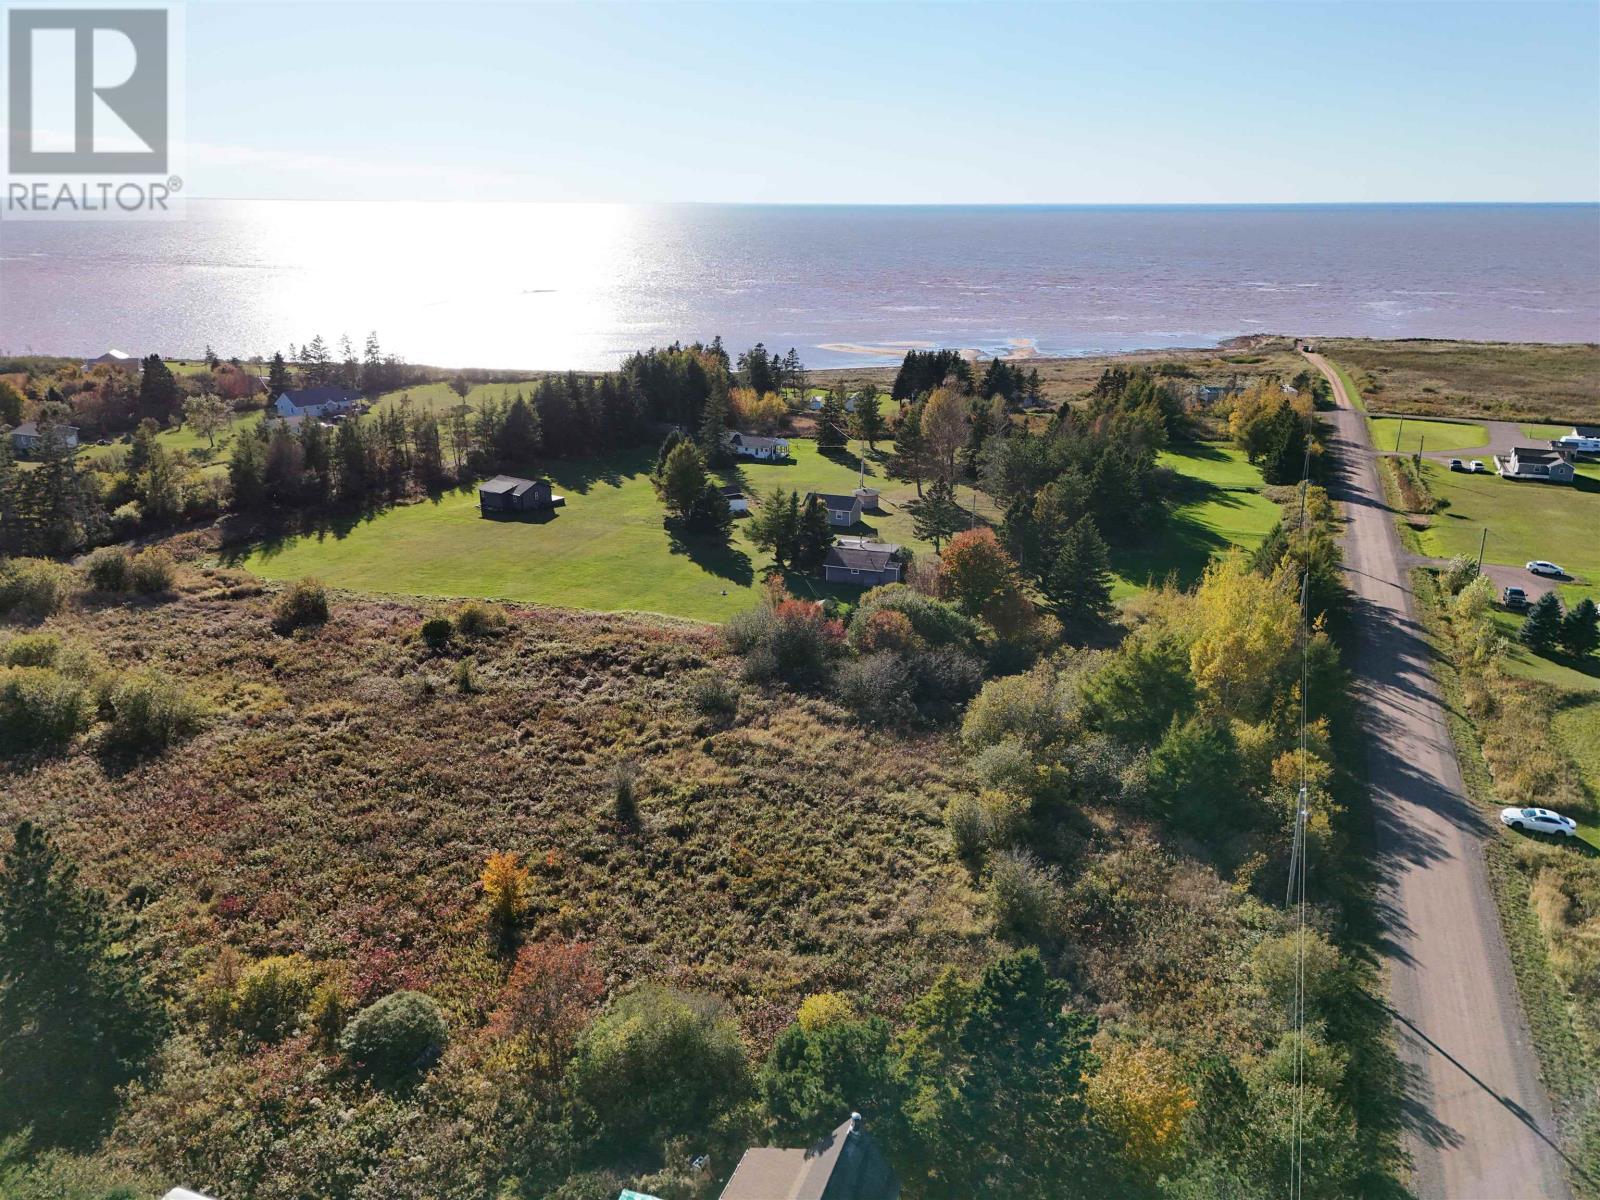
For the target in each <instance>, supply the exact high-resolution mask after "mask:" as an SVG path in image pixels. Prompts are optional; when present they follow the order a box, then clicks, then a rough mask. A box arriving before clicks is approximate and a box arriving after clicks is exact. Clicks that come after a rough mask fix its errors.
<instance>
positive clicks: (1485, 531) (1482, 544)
mask: <svg viewBox="0 0 1600 1200" xmlns="http://www.w3.org/2000/svg"><path fill="white" fill-rule="evenodd" d="M1488 544H1489V527H1488V526H1487V525H1485V526H1484V527H1483V536H1482V537H1481V538H1479V539H1478V574H1479V575H1482V574H1483V548H1484V547H1485V546H1486V545H1488Z"/></svg>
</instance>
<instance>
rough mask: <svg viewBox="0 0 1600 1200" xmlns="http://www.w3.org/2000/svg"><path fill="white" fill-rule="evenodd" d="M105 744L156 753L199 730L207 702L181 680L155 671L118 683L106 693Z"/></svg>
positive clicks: (133, 750) (136, 751) (138, 673)
mask: <svg viewBox="0 0 1600 1200" xmlns="http://www.w3.org/2000/svg"><path fill="white" fill-rule="evenodd" d="M106 703H107V707H108V708H109V709H110V713H111V719H110V727H109V728H108V729H107V731H106V741H107V745H108V746H109V747H111V748H113V749H115V750H118V751H121V752H123V753H126V754H148V753H159V752H160V751H162V750H165V749H166V748H167V747H169V746H172V745H174V744H175V743H177V742H181V741H183V740H184V739H185V738H188V737H191V736H193V735H194V734H196V733H198V732H199V731H200V730H201V729H202V728H203V727H204V725H205V722H206V706H205V705H204V704H203V703H201V701H200V700H199V699H197V698H196V697H194V696H192V695H190V694H189V692H188V691H187V690H186V689H185V688H184V687H183V686H182V685H180V684H178V683H176V682H175V681H173V680H171V679H168V678H167V677H166V676H165V675H160V674H157V673H156V672H154V671H141V672H137V673H135V674H133V675H130V676H127V677H126V678H124V679H123V680H122V681H121V682H119V683H117V684H116V685H115V686H114V687H113V688H112V689H111V692H110V695H109V696H108V697H107V701H106Z"/></svg>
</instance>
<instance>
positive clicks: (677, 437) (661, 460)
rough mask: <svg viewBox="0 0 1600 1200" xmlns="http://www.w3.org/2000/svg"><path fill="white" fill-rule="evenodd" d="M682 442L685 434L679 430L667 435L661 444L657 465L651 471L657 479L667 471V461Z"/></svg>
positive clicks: (657, 452)
mask: <svg viewBox="0 0 1600 1200" xmlns="http://www.w3.org/2000/svg"><path fill="white" fill-rule="evenodd" d="M682 441H683V434H682V432H681V431H679V430H677V429H674V430H672V431H671V432H670V433H668V434H667V436H666V440H664V441H663V442H662V443H661V449H659V450H657V451H656V465H655V466H654V467H652V468H651V469H650V474H651V475H654V476H656V477H657V478H659V477H660V475H661V473H662V472H663V471H664V470H666V466H667V459H668V458H670V457H671V455H672V452H673V451H674V450H676V449H677V448H678V446H679V444H680V443H681V442H682Z"/></svg>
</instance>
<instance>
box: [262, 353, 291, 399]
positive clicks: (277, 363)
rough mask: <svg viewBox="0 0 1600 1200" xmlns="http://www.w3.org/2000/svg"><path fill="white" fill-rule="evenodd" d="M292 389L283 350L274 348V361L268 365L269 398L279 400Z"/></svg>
mask: <svg viewBox="0 0 1600 1200" xmlns="http://www.w3.org/2000/svg"><path fill="white" fill-rule="evenodd" d="M291 390H293V389H292V386H291V384H290V380H289V367H288V364H286V363H285V362H284V361H283V353H282V351H279V350H274V351H273V352H272V362H271V363H269V364H268V365H267V399H268V400H269V401H274V400H277V398H278V397H279V396H281V395H283V393H284V392H287V391H291Z"/></svg>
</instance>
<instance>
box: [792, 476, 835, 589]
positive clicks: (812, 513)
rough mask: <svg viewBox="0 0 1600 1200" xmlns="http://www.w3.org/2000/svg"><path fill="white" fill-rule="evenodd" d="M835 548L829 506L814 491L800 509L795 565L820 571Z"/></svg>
mask: <svg viewBox="0 0 1600 1200" xmlns="http://www.w3.org/2000/svg"><path fill="white" fill-rule="evenodd" d="M832 548H833V526H832V525H831V524H830V523H829V522H828V507H827V505H825V504H824V503H823V502H822V497H820V496H818V495H816V494H815V493H813V494H812V495H811V497H810V498H809V499H808V500H807V501H806V504H805V507H804V508H803V509H801V510H800V524H799V527H798V529H797V531H796V534H795V547H794V567H795V569H796V570H799V571H807V572H811V571H820V570H821V569H822V560H823V559H825V558H827V557H828V551H829V550H831V549H832Z"/></svg>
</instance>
